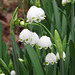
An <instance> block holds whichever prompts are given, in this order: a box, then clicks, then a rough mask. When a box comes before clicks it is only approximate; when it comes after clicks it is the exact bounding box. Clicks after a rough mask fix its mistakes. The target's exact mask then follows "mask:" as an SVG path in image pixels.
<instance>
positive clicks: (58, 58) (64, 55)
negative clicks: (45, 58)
mask: <svg viewBox="0 0 75 75" xmlns="http://www.w3.org/2000/svg"><path fill="white" fill-rule="evenodd" d="M65 58H66V54H65V52H64V51H63V60H64V61H65ZM56 59H57V60H60V56H59V53H58V52H57V54H56Z"/></svg>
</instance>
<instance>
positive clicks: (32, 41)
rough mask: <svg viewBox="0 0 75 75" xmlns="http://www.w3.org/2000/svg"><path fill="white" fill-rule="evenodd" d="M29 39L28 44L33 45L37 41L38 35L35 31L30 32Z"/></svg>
mask: <svg viewBox="0 0 75 75" xmlns="http://www.w3.org/2000/svg"><path fill="white" fill-rule="evenodd" d="M30 39H31V41H30V45H31V46H32V47H33V46H34V45H35V44H37V42H38V41H39V36H38V35H37V34H36V33H35V32H32V34H31V37H30Z"/></svg>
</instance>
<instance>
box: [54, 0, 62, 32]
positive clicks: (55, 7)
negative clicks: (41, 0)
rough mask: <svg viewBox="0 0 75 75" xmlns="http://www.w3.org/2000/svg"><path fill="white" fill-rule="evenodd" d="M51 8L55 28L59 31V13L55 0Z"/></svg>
mask: <svg viewBox="0 0 75 75" xmlns="http://www.w3.org/2000/svg"><path fill="white" fill-rule="evenodd" d="M53 9H54V15H55V22H56V28H57V29H58V31H59V33H61V24H60V22H61V21H60V13H59V11H58V7H57V3H56V0H53Z"/></svg>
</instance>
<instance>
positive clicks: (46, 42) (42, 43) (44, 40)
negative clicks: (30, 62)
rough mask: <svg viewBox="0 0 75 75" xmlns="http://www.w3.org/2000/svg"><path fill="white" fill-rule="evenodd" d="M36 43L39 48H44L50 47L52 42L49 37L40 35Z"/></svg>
mask: <svg viewBox="0 0 75 75" xmlns="http://www.w3.org/2000/svg"><path fill="white" fill-rule="evenodd" d="M37 45H38V46H39V49H42V48H45V49H47V48H48V47H51V45H52V43H51V40H50V38H49V37H47V36H42V37H41V38H40V39H39V41H38V43H37Z"/></svg>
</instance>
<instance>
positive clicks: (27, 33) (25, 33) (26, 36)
mask: <svg viewBox="0 0 75 75" xmlns="http://www.w3.org/2000/svg"><path fill="white" fill-rule="evenodd" d="M30 37H31V32H30V31H29V30H28V29H23V30H22V32H21V33H20V35H19V40H20V41H21V42H23V41H25V44H28V43H30Z"/></svg>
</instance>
